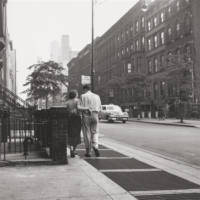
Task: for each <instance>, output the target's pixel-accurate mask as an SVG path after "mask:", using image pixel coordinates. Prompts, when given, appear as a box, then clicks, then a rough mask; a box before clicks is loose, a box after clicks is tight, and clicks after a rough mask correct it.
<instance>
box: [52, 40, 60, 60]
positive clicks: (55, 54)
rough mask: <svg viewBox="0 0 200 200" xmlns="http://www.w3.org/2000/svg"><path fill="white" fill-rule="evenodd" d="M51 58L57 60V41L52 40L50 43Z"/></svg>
mask: <svg viewBox="0 0 200 200" xmlns="http://www.w3.org/2000/svg"><path fill="white" fill-rule="evenodd" d="M51 60H53V61H54V62H58V61H59V44H58V41H53V42H52V43H51Z"/></svg>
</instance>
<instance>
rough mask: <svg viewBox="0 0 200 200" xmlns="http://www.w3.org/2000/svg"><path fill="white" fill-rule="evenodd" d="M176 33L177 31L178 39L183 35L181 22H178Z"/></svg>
mask: <svg viewBox="0 0 200 200" xmlns="http://www.w3.org/2000/svg"><path fill="white" fill-rule="evenodd" d="M175 31H176V37H180V35H181V24H180V22H179V20H177V21H176V29H175Z"/></svg>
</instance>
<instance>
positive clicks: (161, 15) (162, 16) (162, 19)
mask: <svg viewBox="0 0 200 200" xmlns="http://www.w3.org/2000/svg"><path fill="white" fill-rule="evenodd" d="M160 22H161V23H162V22H164V13H163V12H162V13H160Z"/></svg>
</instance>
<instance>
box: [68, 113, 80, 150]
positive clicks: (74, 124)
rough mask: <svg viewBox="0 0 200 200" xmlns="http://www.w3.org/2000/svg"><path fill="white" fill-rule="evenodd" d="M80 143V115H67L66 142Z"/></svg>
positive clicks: (71, 144)
mask: <svg viewBox="0 0 200 200" xmlns="http://www.w3.org/2000/svg"><path fill="white" fill-rule="evenodd" d="M80 143H81V116H80V115H71V116H69V117H68V144H69V145H70V146H76V145H78V144H80Z"/></svg>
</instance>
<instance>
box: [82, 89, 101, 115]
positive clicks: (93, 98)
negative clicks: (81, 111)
mask: <svg viewBox="0 0 200 200" xmlns="http://www.w3.org/2000/svg"><path fill="white" fill-rule="evenodd" d="M79 105H80V106H83V107H88V108H90V109H91V110H92V111H97V112H99V111H100V109H101V100H100V97H99V95H97V94H94V93H92V92H91V91H88V92H86V93H85V94H82V95H81V97H80V101H79Z"/></svg>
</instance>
